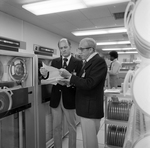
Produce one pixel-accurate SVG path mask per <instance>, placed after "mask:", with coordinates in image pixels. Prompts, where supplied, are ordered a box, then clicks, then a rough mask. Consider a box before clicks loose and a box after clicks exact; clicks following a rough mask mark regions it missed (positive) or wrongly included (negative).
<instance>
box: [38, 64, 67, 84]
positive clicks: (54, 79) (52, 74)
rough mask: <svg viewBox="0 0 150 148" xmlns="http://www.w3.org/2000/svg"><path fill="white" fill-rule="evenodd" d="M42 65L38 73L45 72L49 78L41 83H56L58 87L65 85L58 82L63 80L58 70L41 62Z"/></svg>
mask: <svg viewBox="0 0 150 148" xmlns="http://www.w3.org/2000/svg"><path fill="white" fill-rule="evenodd" d="M42 64H43V67H41V70H40V71H43V73H46V71H47V72H49V78H48V79H46V80H42V81H41V82H42V83H43V84H54V85H56V84H57V83H59V84H60V85H66V84H65V83H63V81H60V80H63V79H64V78H63V77H62V76H61V75H60V71H59V69H58V68H55V67H53V66H47V65H45V64H44V63H43V62H42ZM43 69H44V70H43Z"/></svg>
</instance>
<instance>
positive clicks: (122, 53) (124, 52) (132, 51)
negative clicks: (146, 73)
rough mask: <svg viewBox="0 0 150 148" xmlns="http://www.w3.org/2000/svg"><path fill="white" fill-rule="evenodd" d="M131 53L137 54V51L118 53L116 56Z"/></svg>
mask: <svg viewBox="0 0 150 148" xmlns="http://www.w3.org/2000/svg"><path fill="white" fill-rule="evenodd" d="M132 53H138V52H137V51H127V52H118V54H132Z"/></svg>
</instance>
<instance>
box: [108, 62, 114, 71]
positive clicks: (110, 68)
mask: <svg viewBox="0 0 150 148" xmlns="http://www.w3.org/2000/svg"><path fill="white" fill-rule="evenodd" d="M112 63H113V62H111V63H110V66H109V70H111V67H112Z"/></svg>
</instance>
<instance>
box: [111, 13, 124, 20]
mask: <svg viewBox="0 0 150 148" xmlns="http://www.w3.org/2000/svg"><path fill="white" fill-rule="evenodd" d="M113 15H114V17H115V19H116V20H118V19H123V18H124V12H119V13H113Z"/></svg>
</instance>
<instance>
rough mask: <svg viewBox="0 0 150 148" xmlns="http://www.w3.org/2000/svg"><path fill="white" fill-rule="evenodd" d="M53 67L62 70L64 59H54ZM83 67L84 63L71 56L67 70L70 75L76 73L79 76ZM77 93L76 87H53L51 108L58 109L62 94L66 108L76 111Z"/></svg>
mask: <svg viewBox="0 0 150 148" xmlns="http://www.w3.org/2000/svg"><path fill="white" fill-rule="evenodd" d="M51 65H52V66H53V67H56V68H58V69H60V68H62V58H61V57H60V58H57V59H54V60H53V61H52V64H51ZM81 67H82V61H80V60H78V59H76V58H74V57H73V56H71V58H70V61H69V64H68V66H67V68H66V69H67V70H68V71H69V72H70V73H76V75H79V72H80V70H81ZM75 91H76V89H75V87H74V86H70V87H67V86H62V85H59V84H57V85H53V87H52V92H51V100H50V106H51V107H53V108H56V107H58V105H59V103H60V98H61V93H62V102H63V106H64V108H66V109H75Z"/></svg>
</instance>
